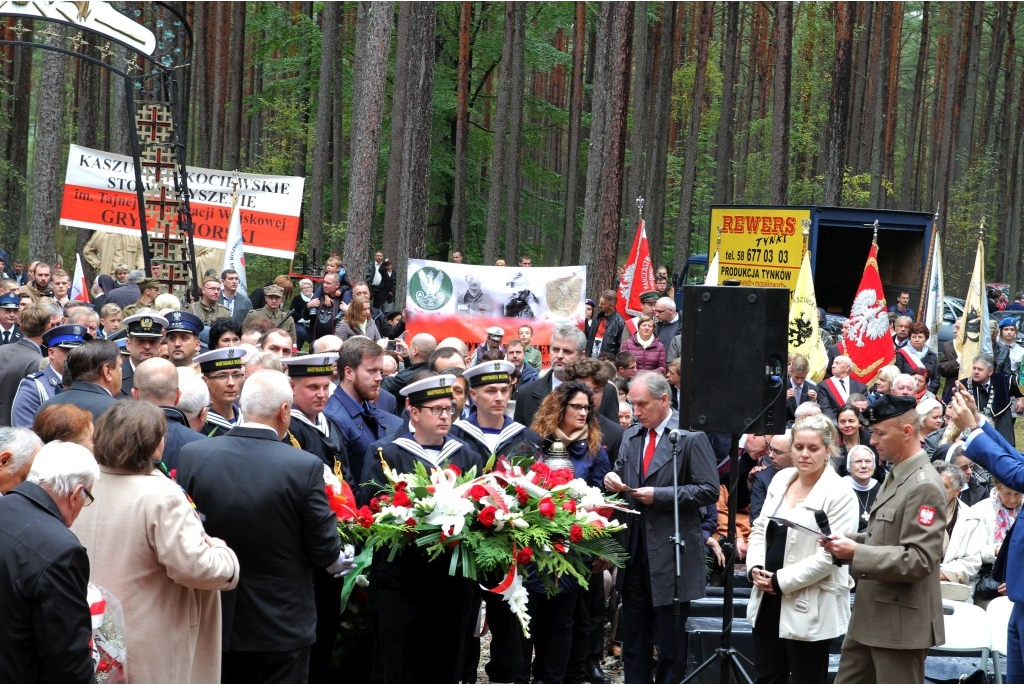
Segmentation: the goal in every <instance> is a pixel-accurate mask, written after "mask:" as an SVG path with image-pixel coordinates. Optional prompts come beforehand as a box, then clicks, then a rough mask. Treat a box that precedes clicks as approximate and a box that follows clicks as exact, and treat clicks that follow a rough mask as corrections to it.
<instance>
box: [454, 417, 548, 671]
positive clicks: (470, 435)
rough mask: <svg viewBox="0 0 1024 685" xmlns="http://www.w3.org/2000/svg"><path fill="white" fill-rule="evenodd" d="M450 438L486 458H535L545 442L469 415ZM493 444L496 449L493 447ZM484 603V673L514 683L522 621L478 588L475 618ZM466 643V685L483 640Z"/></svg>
mask: <svg viewBox="0 0 1024 685" xmlns="http://www.w3.org/2000/svg"><path fill="white" fill-rule="evenodd" d="M448 435H449V436H451V437H453V438H457V439H459V440H461V441H462V442H464V443H466V444H467V445H472V446H473V447H474V448H476V450H477V451H478V452H480V454H483V455H491V454H494V455H497V456H502V455H505V456H512V455H513V454H524V453H526V451H527V450H531V453H532V454H536V453H538V452H539V451H540V448H541V445H542V443H543V439H542V438H541V437H540V435H539V434H538V433H537V432H536V431H534V430H531V429H530V428H527V427H526V426H524V425H523V424H521V423H518V422H516V421H513V420H512V419H509V418H506V419H505V425H504V426H502V428H501V430H500V431H494V430H490V429H484V428H481V427H480V423H479V421H478V419H477V414H476V412H473V413H472V414H470V416H469V418H468V419H459V420H458V421H456V422H455V423H454V424H453V425H452V427H451V430H450V431H448ZM492 444H493V445H494V447H493V448H492V447H491V446H490V445H492ZM486 460H487V458H485V459H484V461H485V463H486ZM492 581H493V582H492ZM500 581H501V578H494V579H489V580H482V581H481V582H483V583H484V584H488V583H489V584H490V585H497V584H498V582H500ZM481 600H482V601H483V602H484V603H486V604H487V626H488V628H489V629H490V631H491V658H490V660H489V661H488V662H487V665H486V666H484V670H485V671H486V672H487V676H488V678H489V679H490V680H491V682H496V683H511V682H515V679H516V676H517V675H518V673H519V670H520V668H521V667H522V662H523V640H522V628H521V627H520V626H519V619H518V618H516V617H515V616H514V615H513V614H512V610H511V609H509V608H508V603H506V602H505V600H504V599H503V598H502V597H501V596H500V595H496V594H494V593H493V592H484V591H482V590H479V588H478V589H477V591H476V597H475V598H474V602H473V606H474V610H473V611H471V612H470V615H471V616H475V615H476V613H477V609H476V608H478V607H479V606H480V602H481ZM474 629H475V626H473V625H470V631H473V630H474ZM466 639H467V640H468V645H467V659H465V663H464V666H465V668H464V670H465V671H466V673H465V674H464V677H463V682H474V681H475V678H476V662H477V661H479V659H480V640H479V638H476V637H475V636H474V635H473V633H472V632H469V633H468V634H467V636H466ZM474 655H475V657H476V658H475V659H474V658H473V657H474ZM471 677H472V680H471V679H470V678H471Z"/></svg>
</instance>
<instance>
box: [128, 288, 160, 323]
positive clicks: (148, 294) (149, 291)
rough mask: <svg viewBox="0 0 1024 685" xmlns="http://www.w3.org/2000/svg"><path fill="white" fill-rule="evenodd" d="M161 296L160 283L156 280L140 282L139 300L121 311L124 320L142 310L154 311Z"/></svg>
mask: <svg viewBox="0 0 1024 685" xmlns="http://www.w3.org/2000/svg"><path fill="white" fill-rule="evenodd" d="M159 294H160V281H158V280H156V279H155V278H144V279H142V280H141V281H139V299H138V300H137V301H136V302H133V303H132V304H130V305H128V306H127V307H125V308H123V309H122V310H121V315H122V316H123V317H124V320H127V319H128V317H130V316H134V315H135V314H137V313H138V312H139V310H140V309H147V308H148V309H152V307H153V303H154V302H156V298H157V296H158V295H159ZM124 320H123V321H124Z"/></svg>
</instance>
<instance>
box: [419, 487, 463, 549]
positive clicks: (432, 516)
mask: <svg viewBox="0 0 1024 685" xmlns="http://www.w3.org/2000/svg"><path fill="white" fill-rule="evenodd" d="M471 513H473V503H472V502H471V501H470V500H468V499H466V498H465V497H462V496H460V495H459V494H458V493H456V492H455V491H454V490H452V489H450V488H441V487H438V488H437V491H436V492H435V493H434V510H433V511H432V512H430V513H429V514H427V517H426V518H425V519H424V521H425V522H426V523H428V524H430V525H432V526H441V530H443V531H444V532H445V535H448V536H449V537H452V536H455V535H458V534H459V533H461V532H462V527H463V525H465V523H466V516H468V515H469V514H471Z"/></svg>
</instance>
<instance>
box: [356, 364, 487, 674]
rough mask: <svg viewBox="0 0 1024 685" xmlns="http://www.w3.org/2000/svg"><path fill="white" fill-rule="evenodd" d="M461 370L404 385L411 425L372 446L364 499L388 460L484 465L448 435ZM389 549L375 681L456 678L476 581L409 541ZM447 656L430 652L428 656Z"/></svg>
mask: <svg viewBox="0 0 1024 685" xmlns="http://www.w3.org/2000/svg"><path fill="white" fill-rule="evenodd" d="M454 381H455V376H452V375H450V374H445V375H441V376H431V377H429V378H424V379H423V380H420V381H416V382H415V383H410V384H409V385H407V386H405V387H404V388H402V391H401V392H402V395H404V396H405V398H406V401H407V403H408V407H409V421H410V423H411V425H412V429H413V430H412V432H411V433H406V434H405V435H403V436H402V437H400V438H397V439H395V440H393V441H390V442H389V441H387V440H385V441H378V442H375V443H373V444H372V445H370V449H369V451H368V453H367V455H366V460H365V464H364V468H363V475H362V478H361V481H362V482H364V483H366V485H364V486H363V487H362V489H361V496H360V500H361V501H362V502H365V501H367V500H369V499H370V498H371V497H374V496H376V495H378V494H379V493H380V492H381V491H382V490H383V484H384V483H386V482H387V481H386V480H385V477H384V469H383V466H382V462H386V463H387V464H388V467H389V468H391V469H393V470H394V471H395V472H396V473H412V472H413V469H414V467H415V466H416V465H417V464H419V465H421V466H424V467H426V468H427V469H433V468H439V467H440V468H443V467H446V466H450V465H454V466H457V467H458V468H459V469H461V470H462V472H463V473H465V472H467V471H468V470H469V469H471V468H474V467H476V469H477V470H478V471H479V470H480V469H481V468H482V466H483V457H482V455H480V454H479V453H478V452H477V451H476V450H475V449H473V448H472V447H468V446H467V445H465V444H464V443H462V442H461V441H459V440H456V439H454V438H451V437H448V430H449V428H450V427H451V420H452V414H453V412H454V401H453V399H452V383H453V382H454ZM388 554H389V551H388V550H386V549H385V550H379V551H378V552H376V553H375V554H374V556H373V565H372V571H371V574H372V575H371V577H372V578H373V583H371V584H370V592H371V595H372V596H373V599H375V600H376V602H377V606H378V608H379V611H380V619H381V620H379V621H378V622H377V634H376V645H377V654H376V658H375V662H374V674H373V675H374V681H375V682H384V683H455V682H459V681H460V680H461V677H462V673H463V659H464V647H465V640H463V639H462V636H464V635H465V634H466V632H467V631H468V630H469V621H470V612H471V608H472V600H473V597H474V594H475V589H476V583H474V582H473V581H470V580H467V579H466V578H462V577H460V576H451V575H449V574H448V563H449V561H448V558H447V556H442V557H440V558H438V559H436V560H434V561H428V559H427V557H426V556H425V555H424V554H423V553H422V552H421V551H420V550H418V549H415V548H409V549H406V550H404V551H401V552H399V553H398V554H397V555H396V556H395V558H394V559H392V560H390V561H389V560H388ZM431 654H433V655H444V658H436V659H431V658H426V656H427V655H431Z"/></svg>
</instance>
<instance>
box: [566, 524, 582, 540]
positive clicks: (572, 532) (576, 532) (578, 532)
mask: <svg viewBox="0 0 1024 685" xmlns="http://www.w3.org/2000/svg"><path fill="white" fill-rule="evenodd" d="M582 539H583V529H582V528H580V525H579V524H578V523H574V524H572V526H571V527H570V528H569V540H570V541H571V542H579V541H580V540H582Z"/></svg>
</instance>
